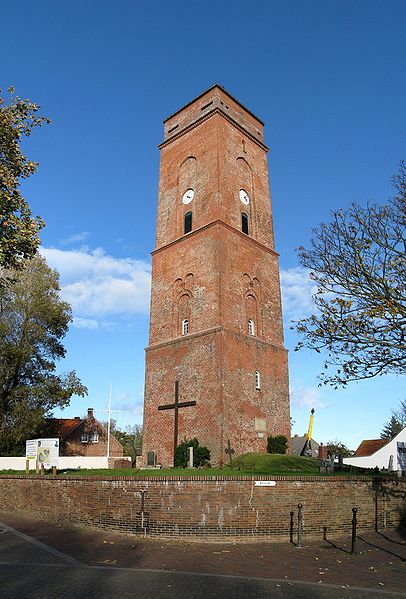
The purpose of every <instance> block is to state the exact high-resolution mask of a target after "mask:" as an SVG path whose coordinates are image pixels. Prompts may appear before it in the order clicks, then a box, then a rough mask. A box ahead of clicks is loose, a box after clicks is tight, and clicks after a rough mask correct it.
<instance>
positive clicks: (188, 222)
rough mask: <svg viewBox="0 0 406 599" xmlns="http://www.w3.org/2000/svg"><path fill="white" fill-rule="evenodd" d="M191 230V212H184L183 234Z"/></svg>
mask: <svg viewBox="0 0 406 599" xmlns="http://www.w3.org/2000/svg"><path fill="white" fill-rule="evenodd" d="M191 230H192V213H191V212H186V214H185V226H184V232H185V234H186V233H190V231H191Z"/></svg>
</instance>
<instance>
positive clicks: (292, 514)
mask: <svg viewBox="0 0 406 599" xmlns="http://www.w3.org/2000/svg"><path fill="white" fill-rule="evenodd" d="M294 515H295V512H290V535H289V540H290V542H291V543H292V545H293V526H294V525H293V516H294Z"/></svg>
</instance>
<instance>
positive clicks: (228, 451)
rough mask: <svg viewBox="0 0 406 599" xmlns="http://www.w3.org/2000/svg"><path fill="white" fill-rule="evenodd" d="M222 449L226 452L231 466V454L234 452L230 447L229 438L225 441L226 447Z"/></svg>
mask: <svg viewBox="0 0 406 599" xmlns="http://www.w3.org/2000/svg"><path fill="white" fill-rule="evenodd" d="M224 451H225V452H226V453H227V454H228V457H229V460H230V466H231V463H232V459H231V456H232V455H233V453H235V452H234V449H232V447H231V443H230V439H228V441H227V447H226V449H225V450H224Z"/></svg>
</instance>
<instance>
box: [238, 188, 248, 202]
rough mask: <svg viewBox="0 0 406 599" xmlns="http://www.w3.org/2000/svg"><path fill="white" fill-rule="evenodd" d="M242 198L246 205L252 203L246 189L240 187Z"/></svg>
mask: <svg viewBox="0 0 406 599" xmlns="http://www.w3.org/2000/svg"><path fill="white" fill-rule="evenodd" d="M240 200H241V202H242V203H243V204H245V206H248V204H249V203H250V198H249V195H248V194H247V192H246V191H245V189H240Z"/></svg>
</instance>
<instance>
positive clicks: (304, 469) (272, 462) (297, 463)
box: [232, 453, 320, 475]
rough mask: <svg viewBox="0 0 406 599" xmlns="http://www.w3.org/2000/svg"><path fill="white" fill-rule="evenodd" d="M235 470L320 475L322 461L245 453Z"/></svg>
mask: <svg viewBox="0 0 406 599" xmlns="http://www.w3.org/2000/svg"><path fill="white" fill-rule="evenodd" d="M232 467H233V469H240V470H254V471H255V472H257V473H258V474H280V475H289V474H307V475H312V474H314V475H316V474H320V461H319V460H316V459H314V458H305V457H300V456H292V455H282V454H270V453H245V454H243V455H241V456H239V457H238V458H236V459H235V460H233V464H232Z"/></svg>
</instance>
